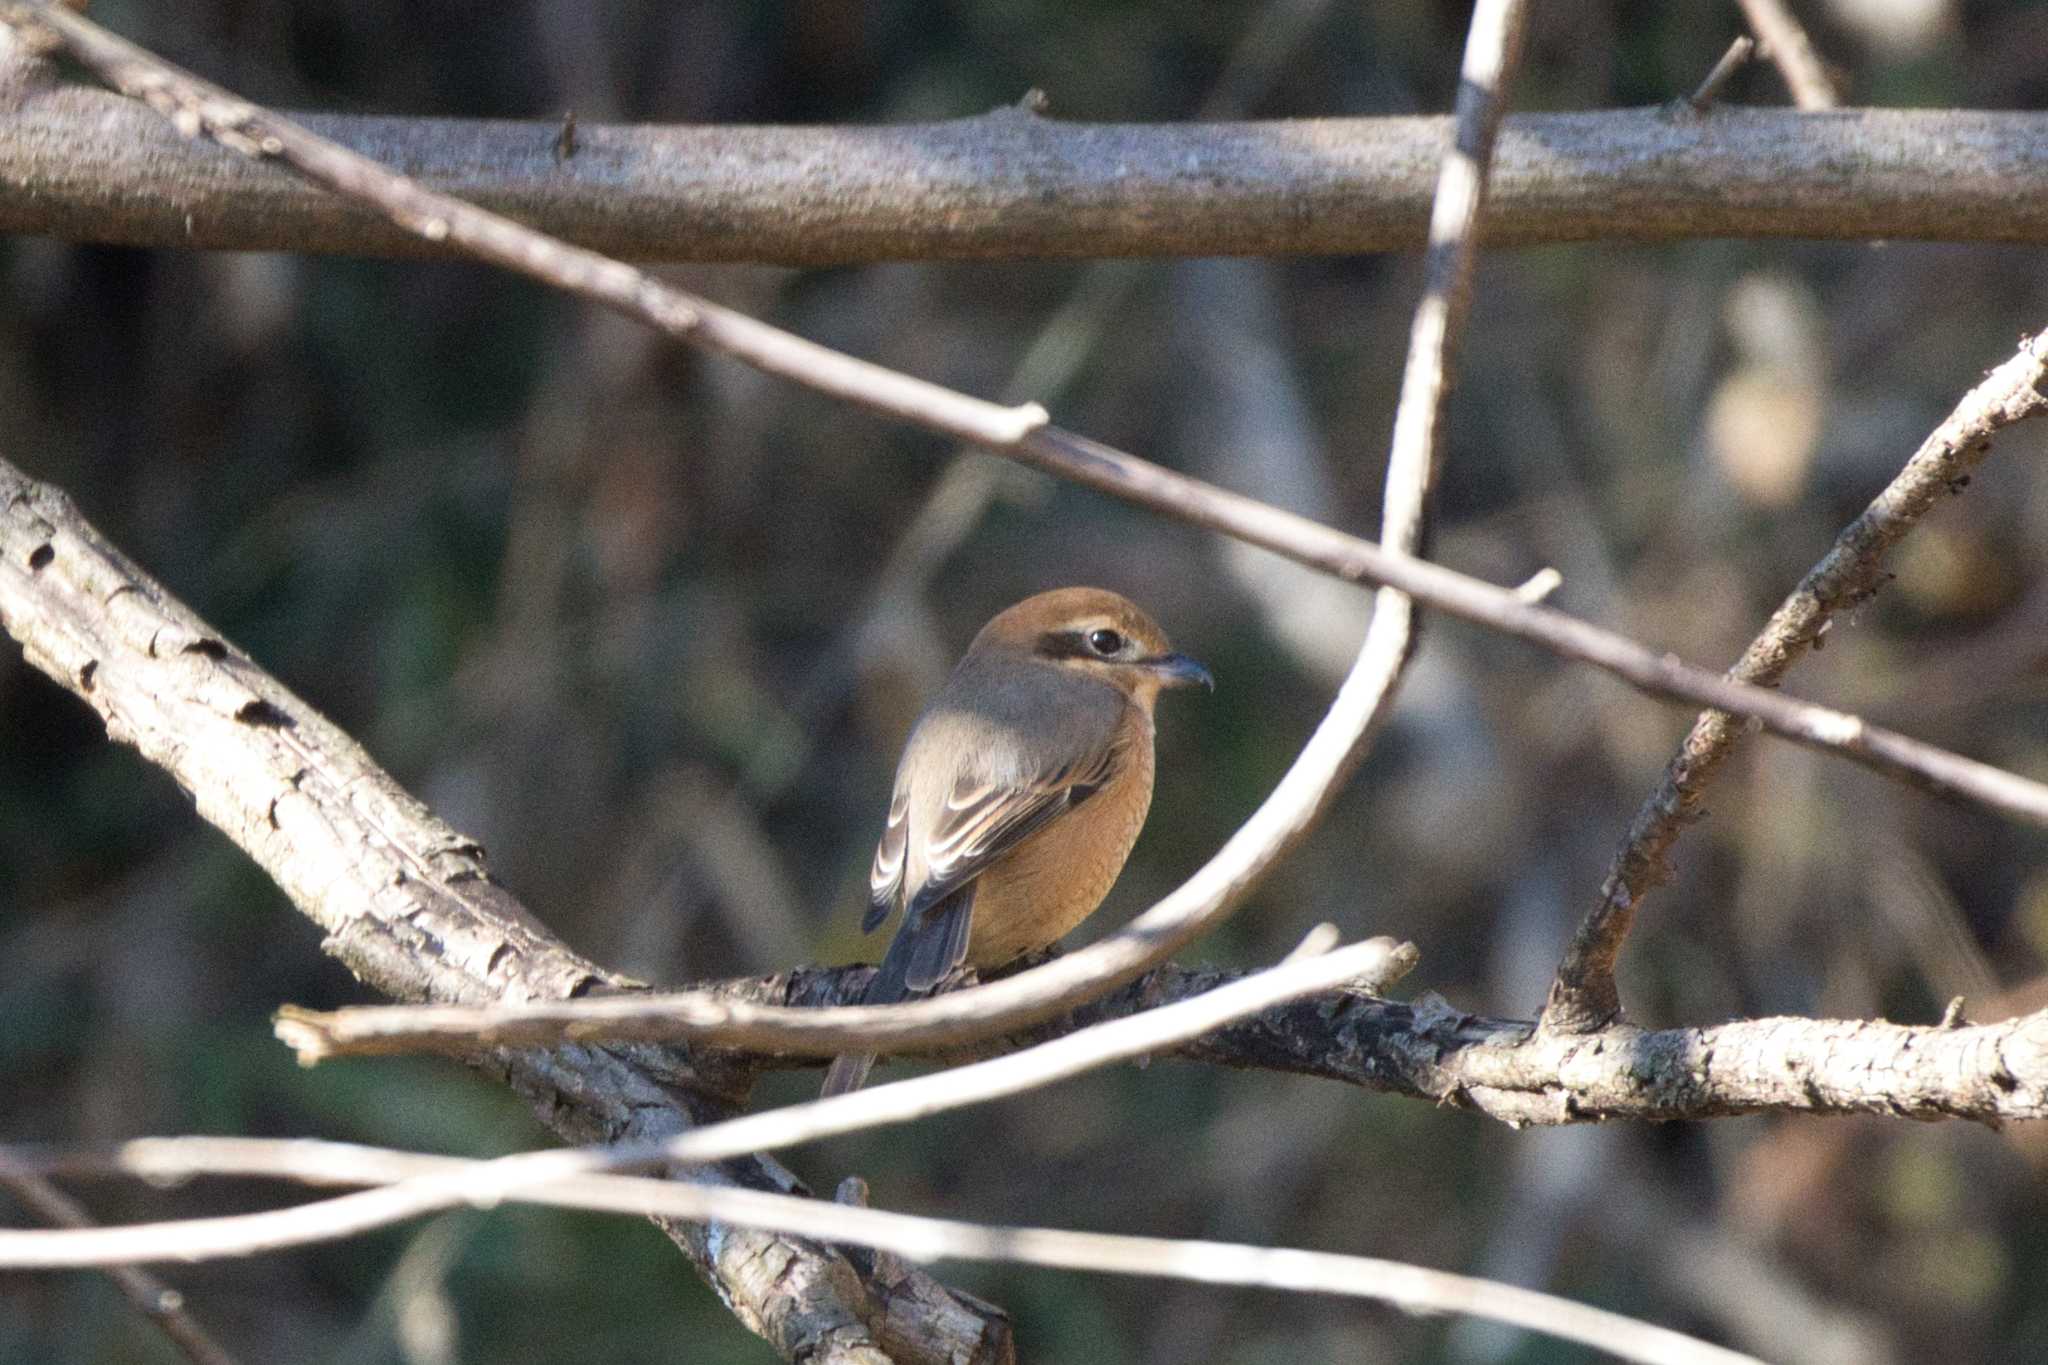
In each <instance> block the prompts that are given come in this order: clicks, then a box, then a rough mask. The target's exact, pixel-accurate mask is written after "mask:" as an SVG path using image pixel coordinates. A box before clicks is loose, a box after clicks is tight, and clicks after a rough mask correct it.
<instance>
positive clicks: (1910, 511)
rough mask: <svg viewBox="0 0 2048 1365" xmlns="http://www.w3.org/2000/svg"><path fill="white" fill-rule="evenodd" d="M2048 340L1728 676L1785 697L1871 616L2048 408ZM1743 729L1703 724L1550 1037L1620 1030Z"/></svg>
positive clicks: (1774, 620)
mask: <svg viewBox="0 0 2048 1365" xmlns="http://www.w3.org/2000/svg"><path fill="white" fill-rule="evenodd" d="M2044 381H2048V333H2043V334H2042V335H2040V336H2037V337H2032V338H2029V339H2027V340H2026V341H2023V342H2022V343H2021V344H2020V349H2019V352H2018V354H2016V355H2014V356H2013V357H2012V359H2010V360H2008V361H2006V362H2005V363H2004V364H2003V365H2000V366H1999V367H1998V368H1997V369H1995V370H1993V371H1991V373H1989V374H1987V375H1985V376H1984V379H1983V381H1982V382H1981V383H1979V384H1978V385H1977V386H1976V387H1975V388H1973V389H1971V390H1970V391H1969V392H1968V393H1966V394H1964V395H1963V398H1962V401H1961V402H1959V403H1957V404H1956V406H1955V408H1954V410H1953V411H1951V412H1950V413H1949V415H1948V416H1947V417H1946V418H1945V419H1944V420H1943V421H1942V423H1941V425H1940V426H1938V427H1936V428H1935V429H1934V430H1933V432H1932V433H1930V434H1929V435H1928V437H1927V439H1926V440H1925V441H1923V442H1921V445H1920V448H1919V449H1918V450H1917V451H1915V452H1914V453H1913V458H1912V459H1910V460H1908V461H1907V462H1906V465H1905V468H1903V469H1901V470H1900V471H1899V473H1898V475H1897V476H1896V477H1895V478H1893V480H1892V481H1891V483H1890V484H1888V485H1887V486H1886V487H1885V489H1884V491H1883V492H1881V493H1879V494H1878V495H1877V497H1876V498H1874V499H1872V501H1871V503H1870V506H1868V507H1866V508H1865V509H1864V510H1863V513H1862V515H1860V516H1858V517H1857V518H1856V520H1854V521H1852V522H1850V523H1849V525H1848V526H1847V527H1845V528H1843V531H1842V533H1841V535H1839V536H1837V537H1836V538H1835V543H1834V545H1833V546H1832V547H1831V548H1830V549H1829V550H1828V552H1827V554H1826V555H1824V556H1823V557H1822V558H1821V561H1820V562H1819V563H1818V564H1816V565H1814V566H1813V568H1812V569H1810V570H1809V571H1808V572H1807V575H1806V577H1805V578H1803V579H1801V580H1800V581H1799V586H1798V587H1796V588H1794V589H1793V590H1792V593H1791V595H1790V596H1788V597H1786V599H1785V600H1784V601H1783V602H1782V603H1780V604H1779V606H1778V609H1777V611H1775V612H1773V613H1772V614H1771V619H1770V620H1769V621H1768V622H1766V623H1765V625H1764V628H1763V630H1762V631H1761V632H1760V633H1759V634H1758V635H1757V637H1756V638H1755V639H1754V640H1752V641H1751V642H1750V644H1749V648H1747V649H1745V650H1744V651H1743V652H1742V657H1741V658H1740V659H1738V660H1737V661H1736V662H1735V666H1734V667H1733V668H1731V669H1729V670H1728V676H1729V677H1730V678H1733V679H1736V680H1737V681H1740V682H1744V683H1750V684H1755V685H1757V686H1762V687H1775V686H1777V684H1778V683H1779V682H1780V681H1781V680H1782V679H1783V678H1784V677H1785V675H1786V674H1787V673H1789V672H1791V671H1792V665H1794V664H1795V663H1797V662H1799V660H1800V659H1802V658H1804V657H1805V655H1806V652H1807V651H1808V650H1809V649H1813V648H1815V647H1817V646H1818V644H1819V642H1820V639H1821V637H1822V635H1824V634H1825V633H1826V631H1827V629H1828V627H1829V625H1830V624H1832V623H1833V621H1834V618H1835V616H1836V615H1837V614H1838V613H1840V612H1843V611H1851V610H1854V609H1855V608H1856V607H1858V606H1861V605H1862V604H1863V603H1864V602H1866V601H1868V600H1869V599H1870V598H1871V597H1872V596H1874V595H1875V594H1876V593H1877V591H1878V589H1880V588H1881V587H1883V586H1884V583H1885V582H1886V580H1887V579H1888V578H1889V575H1888V574H1887V573H1886V572H1885V570H1884V567H1883V563H1884V556H1885V554H1886V552H1887V551H1889V550H1890V549H1891V547H1892V546H1893V545H1895V544H1897V543H1898V541H1899V539H1900V537H1902V536H1904V535H1905V534H1906V532H1907V531H1909V530H1911V529H1912V528H1913V527H1914V525H1915V524H1917V523H1918V522H1919V520H1920V518H1921V517H1923V516H1925V515H1926V514H1927V512H1928V511H1929V510H1931V509H1932V508H1933V507H1935V506H1936V505H1937V504H1939V503H1940V502H1941V501H1942V500H1943V499H1945V498H1948V497H1952V496H1954V495H1955V494H1957V493H1959V492H1961V491H1962V490H1963V488H1964V487H1965V486H1967V485H1968V483H1969V481H1970V471H1971V470H1973V469H1975V468H1976V467H1977V466H1978V465H1979V464H1980V463H1982V462H1983V460H1984V457H1985V456H1986V455H1988V454H1989V453H1990V451H1991V439H1992V437H1994V436H1996V435H1997V434H1998V433H1999V432H2000V431H2002V430H2004V429H2005V428H2006V427H2009V426H2011V425H2013V424H2014V423H2015V422H2019V421H2022V420H2024V419H2026V418H2029V417H2034V416H2037V415H2039V414H2040V413H2041V412H2042V411H2043V409H2044V408H2048V400H2044V399H2043V396H2042V385H2043V383H2044ZM1742 731H1743V726H1742V722H1741V721H1739V720H1737V719H1736V718H1735V717H1734V716H1732V715H1730V714H1728V713H1727V712H1726V711H1709V712H1707V713H1706V714H1705V715H1702V716H1701V717H1700V718H1699V719H1698V720H1697V721H1695V722H1694V723H1693V727H1692V732H1691V733H1690V734H1688V735H1687V736H1686V737H1685V742H1684V743H1683V744H1681V745H1680V746H1679V749H1678V753H1677V754H1676V755H1674V756H1673V758H1672V759H1671V762H1670V764H1669V765H1667V766H1666V768H1665V769H1664V776H1663V777H1662V779H1660V780H1659V782H1658V784H1657V789H1656V790H1655V791H1654V792H1652V793H1651V794H1650V796H1649V799H1648V800H1646V801H1644V802H1643V805H1642V807H1641V809H1639V810H1638V811H1637V812H1636V816H1635V820H1634V821H1633V822H1632V823H1631V824H1630V825H1629V830H1628V835H1627V837H1626V838H1625V839H1624V840H1623V841H1622V845H1621V847H1620V849H1618V850H1617V851H1616V853H1615V855H1614V862H1613V863H1612V864H1611V865H1610V866H1609V868H1608V870H1607V877H1606V879H1605V880H1604V881H1603V882H1602V884H1601V888H1600V899H1599V900H1598V901H1597V902H1596V903H1595V904H1594V906H1593V908H1592V909H1591V910H1590V911H1589V912H1588V913H1587V915H1586V918H1585V920H1584V921H1583V922H1582V923H1581V924H1580V925H1579V928H1578V931H1577V933H1575V934H1574V935H1573V937H1572V942H1571V946H1570V947H1569V948H1568V949H1566V951H1565V955H1564V960H1563V961H1562V962H1561V963H1559V965H1558V969H1557V979H1556V981H1555V982H1554V983H1552V985H1551V988H1550V1002H1549V1004H1548V1005H1547V1006H1546V1007H1545V1009H1544V1012H1543V1024H1544V1027H1545V1028H1548V1029H1558V1030H1563V1031H1565V1032H1584V1031H1585V1030H1587V1029H1594V1028H1599V1027H1601V1026H1602V1025H1604V1024H1607V1023H1608V1022H1610V1021H1611V1020H1613V1019H1614V1018H1615V1016H1616V1015H1617V1014H1618V1013H1619V1012H1620V1009H1621V998H1620V996H1619V994H1618V993H1617V992H1616V989H1615V985H1614V965H1615V962H1616V961H1617V960H1618V959H1619V957H1620V955H1621V945H1622V943H1623V941H1624V940H1626V939H1627V937H1628V932H1629V929H1630V927H1631V926H1632V925H1633V924H1634V923H1635V916H1636V911H1637V909H1638V908H1639V907H1640V906H1641V905H1642V901H1643V898H1644V897H1645V896H1647V895H1649V894H1650V893H1651V892H1652V891H1653V890H1655V889H1656V888H1657V887H1658V886H1660V885H1661V884H1663V883H1664V882H1665V881H1667V880H1669V879H1670V876H1671V871H1670V866H1669V863H1668V861H1667V859H1668V856H1669V854H1670V851H1671V847H1672V845H1673V844H1675V843H1677V842H1678V836H1679V834H1680V833H1682V832H1683V831H1684V829H1685V827H1686V826H1687V825H1688V824H1691V823H1693V822H1694V821H1696V820H1698V819H1699V818H1700V815H1701V811H1702V806H1701V803H1702V801H1704V800H1705V797H1706V790H1707V786H1708V784H1709V783H1711V782H1712V781H1713V780H1714V776H1715V774H1717V773H1718V772H1720V770H1721V765H1722V764H1723V763H1724V762H1726V761H1727V758H1728V755H1729V754H1731V753H1733V752H1734V750H1735V746H1736V744H1737V743H1738V742H1740V740H1741V738H1742Z"/></svg>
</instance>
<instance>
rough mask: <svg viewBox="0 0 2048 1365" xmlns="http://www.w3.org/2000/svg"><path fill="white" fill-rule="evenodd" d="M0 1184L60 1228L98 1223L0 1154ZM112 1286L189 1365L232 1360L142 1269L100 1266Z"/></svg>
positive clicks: (174, 1295)
mask: <svg viewBox="0 0 2048 1365" xmlns="http://www.w3.org/2000/svg"><path fill="white" fill-rule="evenodd" d="M0 1187H4V1188H5V1189H6V1190H7V1191H8V1192H9V1193H10V1194H12V1195H13V1196H14V1197H15V1198H16V1199H18V1200H19V1201H21V1204H22V1206H23V1207H24V1208H26V1209H28V1210H29V1212H31V1213H33V1214H35V1215H36V1217H38V1218H40V1219H42V1220H43V1221H44V1222H46V1223H50V1224H53V1225H54V1226H56V1227H60V1228H97V1226H98V1225H97V1224H96V1223H95V1222H94V1221H93V1218H92V1215H91V1214H89V1213H87V1212H86V1211H85V1206H84V1205H82V1204H80V1203H79V1202H78V1201H77V1200H75V1199H73V1198H72V1197H71V1196H70V1195H68V1194H66V1193H64V1191H62V1190H60V1189H58V1188H57V1187H56V1186H55V1185H52V1184H51V1183H50V1182H49V1181H48V1180H46V1179H44V1178H43V1177H42V1176H40V1175H37V1174H36V1173H35V1172H33V1171H14V1170H8V1169H6V1168H5V1160H4V1158H0ZM104 1269H105V1270H106V1275H107V1278H108V1279H109V1280H111V1281H112V1282H113V1285H114V1288H116V1289H118V1290H120V1291H121V1297H122V1298H124V1299H126V1300H128V1302H129V1304H130V1306H132V1307H133V1308H134V1309H135V1311H136V1312H138V1313H140V1314H142V1316H143V1317H144V1318H147V1319H148V1320H149V1321H150V1323H151V1324H153V1325H154V1326H155V1327H156V1328H157V1330H159V1331H161V1332H162V1333H163V1334H164V1336H165V1337H167V1338H168V1339H169V1340H170V1343H171V1345H172V1346H174V1347H176V1348H177V1350H178V1354H180V1355H182V1356H184V1357H185V1359H187V1360H189V1361H191V1362H192V1365H235V1358H234V1357H233V1356H231V1355H229V1354H228V1353H227V1350H226V1348H224V1347H223V1346H222V1345H221V1344H220V1343H219V1342H217V1341H215V1340H214V1339H213V1337H212V1335H211V1334H209V1333H208V1332H207V1330H206V1329H205V1328H204V1327H201V1326H200V1325H199V1323H198V1322H197V1321H196V1320H194V1318H193V1317H192V1315H191V1314H190V1313H189V1312H187V1311H186V1307H185V1296H184V1295H183V1294H181V1293H179V1292H178V1291H177V1290H175V1289H173V1288H171V1287H170V1286H169V1285H167V1284H165V1283H164V1282H163V1281H162V1280H160V1279H158V1278H157V1277H156V1276H154V1275H152V1274H150V1273H149V1272H148V1271H146V1270H139V1269H137V1268H136V1267H135V1266H133V1265H110V1266H106V1267H104Z"/></svg>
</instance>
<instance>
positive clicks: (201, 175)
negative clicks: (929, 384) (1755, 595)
mask: <svg viewBox="0 0 2048 1365" xmlns="http://www.w3.org/2000/svg"><path fill="white" fill-rule="evenodd" d="M295 117H299V118H300V119H301V121H302V122H304V123H305V125H306V126H307V127H309V128H311V129H313V130H314V131H315V132H318V133H320V134H321V135H323V136H325V137H328V138H331V139H333V140H334V141H336V142H338V143H340V144H342V145H343V146H345V147H348V148H351V149H353V150H355V151H359V152H361V153H363V154H364V155H367V156H370V157H373V158H375V159H376V160H379V161H382V162H385V163H386V164H389V165H394V166H400V167H403V168H405V170H406V172H407V174H409V175H410V176H412V177H413V178H414V179H416V180H418V181H419V182H420V183H421V184H423V185H426V186H429V187H431V188H434V189H437V190H443V191H446V192H448V193H450V194H455V195H459V196H461V197H463V198H465V199H469V200H472V201H474V202H476V203H478V204H480V205H483V206H485V207H487V208H491V209H495V210H497V211H498V212H501V213H504V214H507V215H509V216H511V217H514V218H517V219H519V220H520V221H521V222H524V223H527V224H529V225H531V226H533V227H536V228H539V229H541V230H543V231H546V232H548V233H551V234H553V235H554V236H557V237H560V238H563V239H564V240H567V241H570V242H574V243H576V244H578V245H580V246H585V247H589V248H591V249H593V250H597V251H601V252H604V253H605V254H607V255H611V256H617V257H621V258H624V259H628V260H640V261H685V260H690V261H771V262H780V263H786V264H793V265H833V264H842V263H846V262H856V261H880V260H932V259H980V260H987V259H999V258H1020V257H1104V256H1253V255H1258V256H1277V255H1289V254H1338V253H1350V252H1363V251H1396V250H1400V251H1405V250H1412V249H1415V248H1418V247H1420V246H1421V245H1422V243H1423V236H1424V233H1425V231H1426V228H1427V224H1428V220H1429V204H1430V195H1431V192H1432V190H1433V189H1434V188H1435V179H1436V171H1437V165H1438V161H1439V159H1440V157H1441V154H1442V151H1443V148H1444V146H1445V144H1446V141H1447V139H1448V137H1449V131H1450V124H1449V120H1448V119H1445V118H1437V117H1414V118H1330V119H1299V120H1283V121H1273V122H1261V123H1205V124H1188V125H1175V124H1091V123H1068V122H1064V121H1061V120H1058V119H1050V118H1045V117H1042V116H1040V115H1039V114H1037V113H1035V112H1032V111H1030V110H1028V109H1025V108H1022V107H1016V108H1004V109H998V110H996V111H994V112H993V113H989V114H983V115H980V116H978V117H974V118H963V119H957V120H954V121H951V122H946V123H924V124H899V125H889V126H882V127H801V128H799V127H695V126H653V125H645V124H641V125H627V126H605V125H598V124H585V123H578V124H577V125H576V128H575V133H574V138H573V152H572V153H571V154H569V155H566V156H565V155H564V154H563V151H564V139H563V138H562V136H561V135H562V131H563V129H562V124H561V123H559V122H557V121H552V120H549V121H531V122H515V121H480V120H462V119H432V118H377V117H359V116H343V115H332V114H307V115H303V116H295ZM6 119H7V136H6V137H4V138H0V232H11V233H34V234H39V235H45V236H54V237H62V238H67V239H70V240H73V241H94V242H114V243H122V244H126V245H132V246H159V247H207V248H229V249H238V250H258V251H294V252H301V253H305V252H344V253H348V254H352V255H364V256H407V257H420V256H442V257H446V256H454V255H459V254H460V253H459V251H457V250H456V249H455V248H454V247H452V246H449V245H446V244H436V243H432V242H428V241H424V240H422V239H420V238H419V237H417V236H413V235H410V234H408V233H405V232H403V231H401V230H400V229H398V228H395V227H392V226H391V225H389V224H388V223H384V222H381V221H379V220H378V219H377V218H376V217H375V216H374V215H371V214H368V213H365V212H364V211H362V210H361V209H359V208H356V207H354V206H351V205H349V204H347V203H344V202H341V201H339V200H337V199H335V198H334V197H332V196H331V195H328V194H324V193H322V192H321V191H320V190H319V189H317V188H315V187H313V186H310V185H306V184H302V183H298V182H294V181H290V180H285V179H282V178H279V177H276V176H273V175H270V174H269V173H267V171H266V170H265V169H264V168H263V167H261V166H258V165H254V164H251V163H250V162H248V161H246V160H245V159H243V158H241V157H236V156H232V155H229V154H227V153H225V152H222V151H219V150H218V149H215V148H211V147H204V146H194V145H192V144H190V143H188V142H187V141H185V140H184V139H182V138H180V137H179V136H178V135H177V133H176V132H174V131H173V130H172V129H170V128H168V127H166V126H165V125H164V124H163V123H162V122H161V121H160V120H157V119H155V118H153V117H152V116H151V115H150V113H149V112H148V111H147V110H145V109H141V108H138V107H137V106H135V105H134V104H132V103H130V102H128V101H126V100H123V99H121V98H120V97H119V96H117V95H113V94H110V93H108V92H105V91H100V90H93V89H82V88H76V87H69V86H47V87H44V88H42V89H39V90H32V91H30V92H29V93H27V94H26V95H25V96H24V97H22V98H21V99H20V101H19V103H18V107H16V108H15V109H14V110H13V112H11V113H7V114H6ZM1481 225H1482V232H1483V235H1484V238H1485V240H1486V242H1487V244H1488V245H1490V246H1521V245H1532V244H1538V243H1545V242H1582V241H1646V242H1647V241H1677V240H1685V239H1692V238H1702V237H1804V238H1829V239H1834V240H1852V241H1869V240H1879V239H1882V240H1891V241H1908V240H1923V241H2005V242H2043V241H2048V114H2041V113H2003V112H1979V111H1957V110H1891V109H1851V110H1839V111H1833V112H1829V113H1826V114H1803V113H1796V112H1793V111H1789V110H1781V109H1740V108H1729V107H1725V106H1723V107H1717V108H1715V109H1714V110H1713V111H1712V112H1711V113H1709V114H1707V115H1705V116H1699V115H1696V114H1693V113H1691V112H1690V111H1689V110H1688V111H1687V112H1685V113H1683V114H1674V113H1672V112H1671V111H1669V110H1665V109H1632V110H1612V111H1603V112H1596V113H1569V114H1528V115H1520V116H1517V117H1514V118H1510V119H1508V120H1507V122H1506V125H1505V127H1504V128H1503V130H1502V133H1501V137H1500V147H1499V153H1498V157H1497V159H1496V163H1495V167H1494V170H1493V184H1492V188H1491V190H1490V192H1489V202H1488V204H1487V207H1486V212H1485V214H1484V216H1483V218H1482V220H1481Z"/></svg>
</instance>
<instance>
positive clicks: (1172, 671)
mask: <svg viewBox="0 0 2048 1365" xmlns="http://www.w3.org/2000/svg"><path fill="white" fill-rule="evenodd" d="M1144 665H1145V667H1146V668H1148V669H1150V670H1151V671H1152V672H1153V673H1154V674H1156V675H1157V676H1158V678H1159V681H1160V684H1161V685H1162V686H1165V687H1194V686H1196V685H1197V684H1199V685H1200V686H1202V687H1204V688H1206V689H1208V690H1209V691H1211V692H1214V691H1215V690H1216V680H1215V679H1214V678H1212V677H1210V676H1209V670H1208V669H1206V668H1204V667H1202V666H1201V665H1200V664H1198V663H1196V662H1195V661H1194V660H1193V659H1190V658H1189V657H1188V656H1187V655H1185V654H1155V655H1154V656H1152V657H1151V658H1149V659H1146V660H1144Z"/></svg>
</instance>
